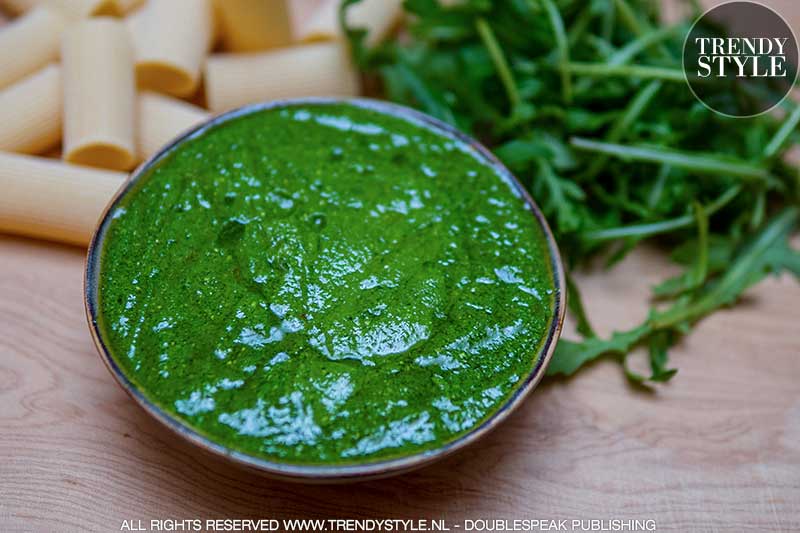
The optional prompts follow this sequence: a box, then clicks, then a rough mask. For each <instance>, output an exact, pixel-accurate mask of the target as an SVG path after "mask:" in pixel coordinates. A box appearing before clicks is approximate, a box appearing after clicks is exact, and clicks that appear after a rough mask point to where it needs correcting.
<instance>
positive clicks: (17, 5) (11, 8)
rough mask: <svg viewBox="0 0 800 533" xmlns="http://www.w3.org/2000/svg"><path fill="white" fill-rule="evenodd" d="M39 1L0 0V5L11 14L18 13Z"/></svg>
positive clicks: (39, 1)
mask: <svg viewBox="0 0 800 533" xmlns="http://www.w3.org/2000/svg"><path fill="white" fill-rule="evenodd" d="M41 2H42V0H0V6H2V8H3V9H5V10H6V11H8V12H9V13H11V14H12V15H19V14H21V13H25V12H26V11H27V10H29V9H31V8H32V7H33V6H35V5H36V4H40V3H41Z"/></svg>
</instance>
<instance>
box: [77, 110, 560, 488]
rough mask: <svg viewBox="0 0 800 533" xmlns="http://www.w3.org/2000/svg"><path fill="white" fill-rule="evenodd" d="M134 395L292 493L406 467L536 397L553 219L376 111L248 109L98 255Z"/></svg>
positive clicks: (552, 298)
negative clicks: (282, 481) (288, 483)
mask: <svg viewBox="0 0 800 533" xmlns="http://www.w3.org/2000/svg"><path fill="white" fill-rule="evenodd" d="M85 297H86V310H87V316H88V320H89V326H90V329H91V331H92V334H93V337H94V339H95V343H96V345H97V347H98V350H99V352H100V354H101V356H102V358H103V360H104V362H105V363H106V365H107V366H108V368H109V369H110V371H111V373H112V374H113V376H114V377H115V378H116V379H117V381H118V382H119V383H120V384H121V385H122V387H123V388H124V389H125V390H126V391H127V392H128V393H129V394H130V395H131V396H132V397H133V398H134V399H135V400H136V401H137V402H138V403H139V404H140V405H141V406H142V407H143V408H144V409H145V410H146V411H147V412H148V413H149V414H151V415H152V416H154V417H155V418H156V419H158V420H159V421H160V422H162V423H163V424H165V425H166V426H167V427H169V428H170V429H172V430H174V431H175V432H176V433H177V434H179V435H181V436H182V437H184V438H186V439H188V440H189V441H191V442H193V443H195V444H197V445H199V446H200V447H202V448H204V449H206V450H209V451H211V452H213V453H215V454H218V455H222V456H224V457H226V458H228V459H230V460H232V461H234V462H236V463H239V464H242V465H245V466H248V467H250V468H253V469H256V470H259V471H261V472H264V473H267V474H270V475H273V476H277V477H282V478H288V479H295V480H305V481H337V480H350V479H363V478H369V477H380V476H387V475H390V474H395V473H399V472H403V471H407V470H410V469H413V468H416V467H419V466H422V465H425V464H428V463H430V462H432V461H434V460H436V459H439V458H441V457H444V456H445V455H447V454H449V453H451V452H453V451H455V450H457V449H459V448H462V447H463V446H465V445H467V444H469V443H471V442H473V441H475V440H476V439H478V438H479V437H481V436H482V435H484V434H486V433H487V432H488V431H489V430H490V429H492V428H493V427H495V426H496V425H497V424H498V423H499V422H500V421H501V420H503V419H504V418H505V417H506V416H507V415H508V414H509V413H510V412H511V411H512V410H513V409H514V408H515V407H516V406H518V405H519V404H520V402H521V401H522V399H523V398H524V397H525V396H526V395H527V394H528V393H529V392H530V391H531V390H532V389H533V388H534V387H535V386H536V384H537V383H538V382H539V380H540V379H541V377H542V375H543V374H544V371H545V367H546V365H547V363H548V361H549V359H550V357H551V355H552V353H553V350H554V348H555V343H556V341H557V338H558V335H559V333H560V329H561V324H562V321H563V316H564V275H563V270H562V267H561V263H560V258H559V254H558V250H557V248H556V245H555V243H554V241H553V237H552V235H551V233H550V230H549V229H548V227H547V224H546V222H545V220H544V218H543V217H542V215H541V213H540V212H539V210H538V208H537V207H536V205H535V204H534V202H533V200H532V199H531V198H530V196H529V195H528V193H527V192H526V191H525V189H524V188H523V187H522V186H521V185H520V183H519V182H518V181H517V180H516V179H515V178H514V177H513V176H512V175H511V174H510V173H509V171H508V170H506V168H505V167H503V166H502V165H501V164H500V162H499V161H498V160H497V159H495V158H494V157H493V156H492V155H491V154H490V153H489V152H488V151H487V150H486V149H485V148H483V147H482V146H481V145H479V144H478V143H477V142H476V141H474V140H472V139H470V138H468V137H466V136H465V135H463V134H462V133H460V132H458V131H457V130H455V129H454V128H452V127H451V126H448V125H446V124H444V123H442V122H440V121H438V120H435V119H433V118H431V117H428V116H426V115H423V114H421V113H418V112H416V111H413V110H411V109H408V108H404V107H400V106H396V105H393V104H388V103H384V102H378V101H373V100H368V99H353V100H333V99H304V100H290V101H281V102H272V103H266V104H260V105H252V106H248V107H245V108H241V109H238V110H236V111H233V112H230V113H227V114H224V115H221V116H219V117H216V118H214V119H212V120H210V121H209V122H207V123H205V124H203V125H201V126H199V127H197V128H195V129H194V130H192V131H190V132H188V133H186V134H185V135H183V136H182V137H180V138H179V139H177V140H175V141H174V142H173V143H172V144H170V145H169V146H167V147H165V148H164V149H163V150H162V151H161V152H160V153H159V154H157V155H155V156H154V157H153V158H151V159H150V160H149V161H147V162H145V163H144V164H143V165H142V166H140V167H139V168H138V169H137V170H136V171H135V172H134V173H133V175H132V176H131V179H130V180H129V182H128V183H127V184H126V186H125V187H123V189H122V190H121V191H120V192H119V193H118V194H117V196H116V197H115V198H114V199H113V200H112V202H111V204H110V205H109V207H108V208H107V210H106V212H105V214H104V215H103V217H102V219H101V221H100V223H99V226H98V228H97V231H96V233H95V235H94V238H93V240H92V243H91V245H90V248H89V254H88V259H87V268H86V278H85Z"/></svg>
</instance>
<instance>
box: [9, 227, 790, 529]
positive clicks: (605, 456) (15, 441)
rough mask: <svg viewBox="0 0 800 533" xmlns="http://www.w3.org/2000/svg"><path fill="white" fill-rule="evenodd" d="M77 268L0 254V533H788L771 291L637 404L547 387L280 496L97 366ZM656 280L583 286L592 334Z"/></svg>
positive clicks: (782, 284)
mask: <svg viewBox="0 0 800 533" xmlns="http://www.w3.org/2000/svg"><path fill="white" fill-rule="evenodd" d="M82 267H83V252H82V251H81V250H79V249H75V248H68V247H63V246H60V245H55V244H49V243H42V242H37V241H33V240H26V239H21V238H13V237H4V236H0V531H3V532H9V531H42V532H51V531H56V532H60V531H76V532H77V531H119V528H120V526H121V523H122V520H123V519H142V520H146V519H150V518H161V519H164V518H204V519H205V518H223V517H236V518H248V517H260V518H285V517H313V518H334V517H379V518H421V517H424V518H434V519H446V520H448V521H450V522H458V521H460V520H462V519H464V518H554V519H555V518H568V519H572V518H584V519H588V518H606V519H608V518H633V519H637V518H638V519H654V520H656V523H657V526H658V530H659V531H667V530H670V531H744V530H752V531H760V532H764V531H798V530H800V385H799V384H798V381H799V380H800V335H799V334H798V317H799V316H800V315H799V313H798V302H800V287H799V286H798V284H797V283H796V282H795V281H794V280H792V279H790V278H788V277H784V278H781V279H773V280H770V281H768V282H766V283H764V284H762V285H761V286H759V287H758V288H757V289H756V290H753V291H751V292H750V293H748V296H747V298H746V299H745V301H744V302H743V303H742V304H741V305H740V306H739V307H738V308H737V309H735V310H732V311H726V312H722V313H719V314H718V315H716V316H714V317H712V318H710V319H708V320H706V321H704V322H703V323H702V324H701V326H700V327H699V329H698V330H697V332H696V333H695V334H693V335H692V336H690V337H689V338H688V339H687V340H686V341H685V342H684V343H683V344H682V345H681V346H680V347H679V348H678V349H677V350H675V351H674V363H675V364H676V365H677V366H678V367H679V368H680V372H679V374H678V375H677V376H676V377H675V379H674V382H673V383H670V384H668V385H667V386H664V387H661V388H660V389H658V390H657V392H655V393H653V394H646V393H642V392H640V391H636V390H633V389H632V388H630V387H629V386H627V385H626V383H625V380H624V378H623V377H622V375H621V372H620V369H619V367H618V366H617V365H616V364H614V363H611V362H602V363H599V364H596V365H594V366H593V367H592V368H590V369H589V370H587V371H585V372H583V373H581V374H580V375H579V376H578V377H576V378H574V379H571V380H566V381H556V380H547V381H546V382H545V383H544V384H543V385H541V386H540V387H539V389H537V390H536V391H535V392H534V394H533V395H532V396H531V397H530V398H529V399H528V401H526V402H525V403H524V405H523V406H522V407H521V408H520V409H519V411H517V412H516V413H515V414H514V415H513V416H512V417H511V418H510V419H509V420H508V421H507V422H506V423H504V424H503V425H502V426H501V427H500V428H499V429H498V430H497V431H495V432H494V433H492V434H491V435H489V436H488V438H486V439H485V440H484V441H482V442H480V443H479V444H477V445H475V446H473V447H471V448H468V449H467V450H465V451H463V452H462V453H459V454H457V455H456V456H455V457H452V458H450V459H447V460H445V461H444V462H442V463H439V464H437V465H434V466H432V467H430V468H427V469H425V470H422V471H419V472H417V473H412V474H408V475H405V476H402V477H398V478H394V479H390V480H384V481H375V482H370V483H367V484H362V485H355V486H345V487H341V486H303V485H293V484H286V483H279V482H273V481H269V480H267V479H263V478H260V477H258V476H255V475H252V474H249V473H244V472H241V471H238V470H236V469H234V468H231V467H230V466H228V465H226V464H223V463H221V462H220V461H218V460H215V459H210V458H208V457H205V456H203V455H198V454H197V453H196V452H194V451H193V450H192V449H190V448H189V447H188V446H186V445H184V444H182V443H181V442H177V441H176V440H175V438H173V437H172V435H171V434H169V433H167V431H166V430H164V429H162V428H161V427H160V426H159V425H157V423H156V422H154V421H152V420H151V419H150V418H149V417H148V416H146V415H145V414H144V413H143V412H142V411H141V410H140V409H139V408H138V407H137V406H136V405H135V404H134V403H133V401H132V400H130V399H129V398H128V397H127V396H126V394H125V393H124V392H123V391H122V390H121V389H120V388H119V387H117V385H116V383H115V382H114V380H113V379H112V378H111V376H110V375H109V373H108V372H107V371H106V369H105V367H104V366H103V363H102V362H101V361H100V358H99V357H98V356H97V354H96V353H95V350H94V347H93V345H92V342H91V339H90V336H89V333H88V330H87V327H86V322H85V318H84V312H83V304H82V300H81V282H82ZM668 270H669V267H668V266H667V265H666V263H665V262H664V261H663V260H662V259H661V258H660V257H659V256H658V255H656V254H655V253H654V252H651V251H648V250H644V251H643V252H641V253H637V254H636V255H635V256H633V257H632V258H631V259H630V260H627V261H625V262H624V263H623V264H622V265H621V266H620V267H619V268H617V269H616V270H614V271H612V272H611V273H610V274H601V273H595V274H593V275H588V276H584V279H583V280H582V281H583V282H584V283H583V286H584V292H585V297H586V300H587V302H588V306H589V311H590V313H591V316H593V317H594V318H595V319H596V322H597V325H598V326H599V329H601V330H603V331H608V330H609V328H611V327H612V326H624V325H628V324H632V323H634V322H635V321H636V320H638V319H640V318H641V317H642V316H643V313H644V306H643V302H644V300H645V298H646V295H647V288H648V286H649V285H650V284H652V283H653V282H655V280H657V279H658V278H659V277H660V276H662V275H663V274H664V273H666V272H667V271H668Z"/></svg>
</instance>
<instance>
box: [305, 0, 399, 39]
mask: <svg viewBox="0 0 800 533" xmlns="http://www.w3.org/2000/svg"><path fill="white" fill-rule="evenodd" d="M341 4H342V1H341V0H322V2H321V3H320V5H319V6H318V7H317V8H316V9H315V10H314V12H313V13H312V14H311V16H310V17H308V19H307V21H298V23H297V26H298V28H297V33H298V35H297V38H298V40H300V41H302V42H312V41H326V40H331V39H339V38H340V37H341V36H342V30H341V28H340V26H339V6H340V5H341ZM401 6H402V0H362V1H361V2H359V3H357V4H353V5H351V6H349V7H348V8H347V13H346V16H347V24H348V26H351V27H353V28H365V29H366V30H367V32H368V33H367V39H366V42H367V44H368V45H369V46H374V45H375V44H377V43H379V42H380V41H382V40H383V39H385V38H386V36H387V35H388V34H389V32H390V31H391V30H392V29H393V28H394V27H395V25H396V24H397V22H398V21H399V20H400V16H401V14H402V9H401Z"/></svg>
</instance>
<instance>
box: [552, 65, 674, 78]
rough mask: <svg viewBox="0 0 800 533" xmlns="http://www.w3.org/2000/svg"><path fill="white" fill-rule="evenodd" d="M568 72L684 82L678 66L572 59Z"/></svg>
mask: <svg viewBox="0 0 800 533" xmlns="http://www.w3.org/2000/svg"><path fill="white" fill-rule="evenodd" d="M566 70H567V72H570V73H572V74H580V75H583V76H594V77H626V78H640V79H656V80H664V81H674V82H684V81H686V76H685V75H684V73H683V70H681V69H677V68H666V67H651V66H647V65H609V64H608V63H580V62H575V61H571V62H569V63H567V65H566Z"/></svg>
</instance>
